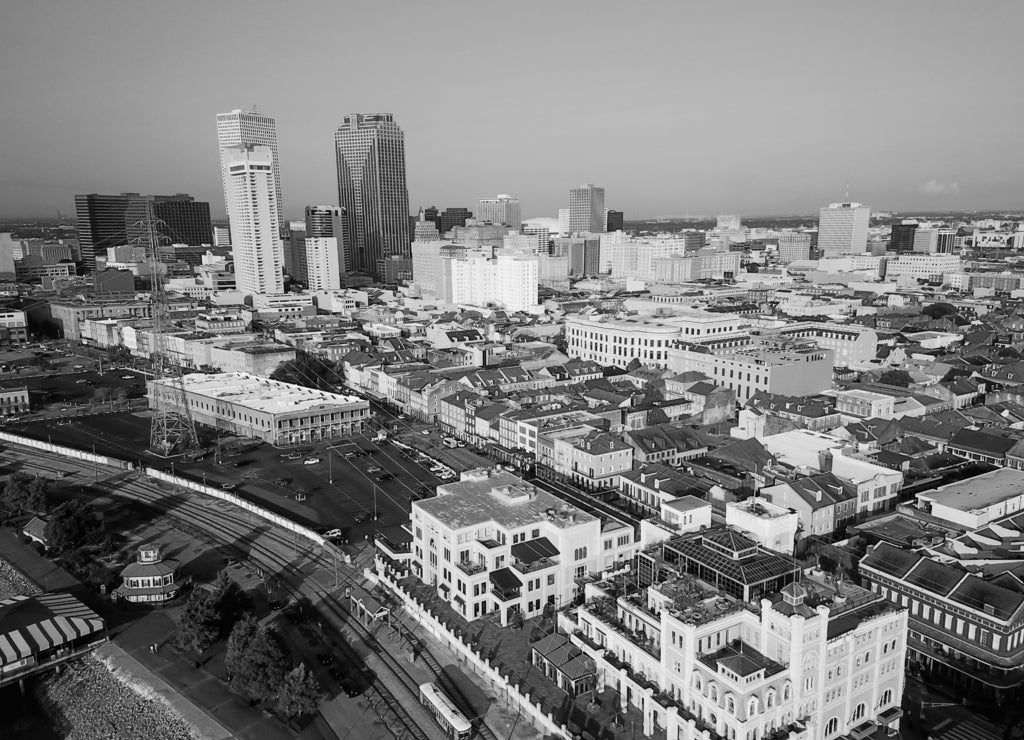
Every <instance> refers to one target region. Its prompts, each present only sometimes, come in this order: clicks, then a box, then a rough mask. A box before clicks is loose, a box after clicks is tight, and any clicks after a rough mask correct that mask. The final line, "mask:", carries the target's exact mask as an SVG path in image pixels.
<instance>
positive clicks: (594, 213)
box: [569, 185, 605, 234]
mask: <svg viewBox="0 0 1024 740" xmlns="http://www.w3.org/2000/svg"><path fill="white" fill-rule="evenodd" d="M604 224H605V220H604V188H599V187H595V186H594V185H581V186H580V187H578V188H570V189H569V231H570V232H572V233H574V234H576V233H580V232H584V231H588V232H590V233H592V234H602V233H604Z"/></svg>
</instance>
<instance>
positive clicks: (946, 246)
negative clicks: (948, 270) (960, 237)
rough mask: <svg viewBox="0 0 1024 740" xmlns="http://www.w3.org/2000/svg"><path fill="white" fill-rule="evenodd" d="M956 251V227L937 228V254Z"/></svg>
mask: <svg viewBox="0 0 1024 740" xmlns="http://www.w3.org/2000/svg"><path fill="white" fill-rule="evenodd" d="M956 251H957V245H956V229H939V238H938V243H937V245H936V252H937V253H938V254H953V253H954V252H956Z"/></svg>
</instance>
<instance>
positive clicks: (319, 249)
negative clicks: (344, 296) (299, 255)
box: [303, 206, 348, 290]
mask: <svg viewBox="0 0 1024 740" xmlns="http://www.w3.org/2000/svg"><path fill="white" fill-rule="evenodd" d="M345 226H346V218H345V209H344V208H339V207H337V206H306V237H305V245H304V246H305V250H304V253H305V260H304V262H305V268H306V269H305V275H304V280H303V282H304V283H305V284H306V287H307V288H309V289H310V290H338V289H339V288H341V274H342V273H343V272H348V269H347V261H346V258H347V255H348V252H347V250H346V249H345V243H346V238H345Z"/></svg>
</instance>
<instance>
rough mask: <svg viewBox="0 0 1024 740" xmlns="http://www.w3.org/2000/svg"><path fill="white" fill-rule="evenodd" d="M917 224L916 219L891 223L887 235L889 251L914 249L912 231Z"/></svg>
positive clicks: (915, 229)
mask: <svg viewBox="0 0 1024 740" xmlns="http://www.w3.org/2000/svg"><path fill="white" fill-rule="evenodd" d="M918 226H919V224H918V223H917V221H904V222H903V223H899V224H893V225H892V232H891V235H890V237H889V251H890V252H910V251H912V250H913V249H914V232H916V231H917V227H918Z"/></svg>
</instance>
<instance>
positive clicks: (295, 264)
mask: <svg viewBox="0 0 1024 740" xmlns="http://www.w3.org/2000/svg"><path fill="white" fill-rule="evenodd" d="M282 248H283V251H284V272H285V274H286V275H289V276H290V277H291V278H292V279H293V280H298V281H299V282H300V283H305V282H306V222H305V221H288V222H287V223H286V224H285V235H284V237H283V244H282Z"/></svg>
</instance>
